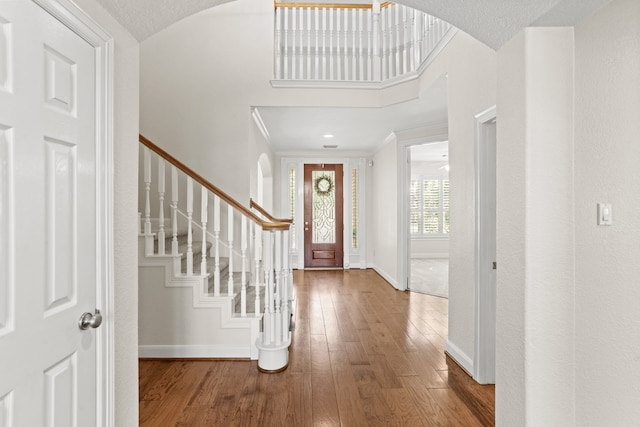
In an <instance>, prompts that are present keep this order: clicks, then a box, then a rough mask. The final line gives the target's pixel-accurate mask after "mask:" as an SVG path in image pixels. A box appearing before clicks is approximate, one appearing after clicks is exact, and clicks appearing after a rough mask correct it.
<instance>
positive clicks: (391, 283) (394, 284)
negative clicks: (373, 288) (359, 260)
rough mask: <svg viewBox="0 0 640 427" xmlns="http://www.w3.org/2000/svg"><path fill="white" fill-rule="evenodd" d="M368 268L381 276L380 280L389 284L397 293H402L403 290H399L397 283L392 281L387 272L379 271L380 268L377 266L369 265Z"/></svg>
mask: <svg viewBox="0 0 640 427" xmlns="http://www.w3.org/2000/svg"><path fill="white" fill-rule="evenodd" d="M369 268H372V269H373V270H374V271H375V272H376V273H378V274H379V275H380V276H382V278H383V279H384V280H386V281H387V282H389V284H390V285H391V286H393V287H394V288H396V289H397V290H399V291H404V289H401V288H400V285H399V284H398V282H396V281H395V280H393V278H392V277H391V275H389V274H387V272H385V271H384V270H383V269H381V268H380V267H378V266H377V265H371V266H370V267H369Z"/></svg>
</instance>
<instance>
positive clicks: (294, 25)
mask: <svg viewBox="0 0 640 427" xmlns="http://www.w3.org/2000/svg"><path fill="white" fill-rule="evenodd" d="M297 35H298V8H295V7H294V8H292V9H291V79H293V80H295V79H296V77H297V70H296V65H297V64H298V61H297V59H298V58H297V56H296V55H297V53H298V51H297V48H296V38H297Z"/></svg>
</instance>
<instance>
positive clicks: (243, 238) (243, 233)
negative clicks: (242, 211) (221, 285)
mask: <svg viewBox="0 0 640 427" xmlns="http://www.w3.org/2000/svg"><path fill="white" fill-rule="evenodd" d="M240 227H241V229H240V251H241V254H242V258H241V263H242V266H241V268H242V275H241V277H240V281H241V284H240V315H241V316H246V315H247V217H246V216H244V215H242V220H241V221H240Z"/></svg>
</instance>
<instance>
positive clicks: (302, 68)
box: [274, 2, 453, 82]
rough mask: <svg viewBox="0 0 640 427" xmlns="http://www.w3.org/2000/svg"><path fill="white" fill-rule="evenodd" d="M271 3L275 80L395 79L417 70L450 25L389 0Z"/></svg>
mask: <svg viewBox="0 0 640 427" xmlns="http://www.w3.org/2000/svg"><path fill="white" fill-rule="evenodd" d="M274 5H275V58H274V61H275V80H276V81H292V80H293V81H296V80H298V81H330V82H384V81H387V80H392V79H396V78H399V77H402V76H406V75H409V74H411V73H414V72H416V71H418V70H419V68H420V66H421V65H422V64H423V63H424V62H425V60H426V59H427V58H429V55H430V54H431V53H432V52H433V51H434V50H435V49H436V48H437V47H438V46H439V45H440V44H441V43H442V42H443V40H445V38H446V35H447V34H448V32H449V31H450V30H452V28H453V27H452V26H451V25H450V24H449V23H447V22H445V21H442V20H441V19H438V18H436V17H434V16H431V15H429V14H426V13H423V12H421V11H418V10H415V9H412V8H410V7H407V6H403V5H400V4H395V3H390V2H385V3H382V4H380V3H374V4H322V3H320V4H315V3H314V4H312V3H275V4H274Z"/></svg>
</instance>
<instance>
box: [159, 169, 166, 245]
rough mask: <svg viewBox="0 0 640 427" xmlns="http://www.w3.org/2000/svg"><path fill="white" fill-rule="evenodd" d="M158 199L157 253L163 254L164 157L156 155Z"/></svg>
mask: <svg viewBox="0 0 640 427" xmlns="http://www.w3.org/2000/svg"><path fill="white" fill-rule="evenodd" d="M158 199H159V203H160V212H159V214H158V255H164V254H165V247H164V243H165V241H164V239H165V237H164V159H163V158H162V157H158Z"/></svg>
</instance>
